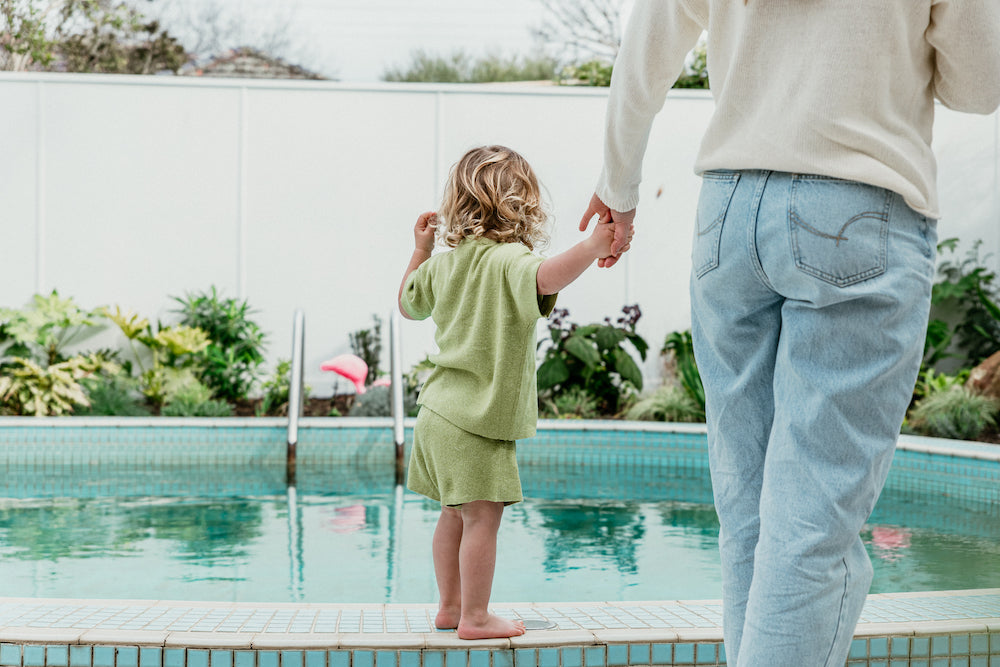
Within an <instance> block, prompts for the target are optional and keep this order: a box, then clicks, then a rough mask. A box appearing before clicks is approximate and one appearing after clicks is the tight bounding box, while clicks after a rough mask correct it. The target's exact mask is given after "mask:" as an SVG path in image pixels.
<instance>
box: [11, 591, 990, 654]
mask: <svg viewBox="0 0 1000 667" xmlns="http://www.w3.org/2000/svg"><path fill="white" fill-rule="evenodd" d="M495 611H497V613H499V614H501V615H505V616H508V617H518V618H523V619H526V620H527V619H531V620H548V621H553V622H555V623H556V624H557V629H555V630H539V631H530V632H528V633H526V634H525V635H523V636H521V637H514V638H512V639H509V640H508V639H493V640H483V641H463V640H460V639H458V638H457V637H456V636H455V635H454V633H453V632H436V631H434V630H433V628H432V626H431V623H432V618H431V614H432V613H434V607H433V605H392V604H385V605H316V604H291V603H289V604H273V605H253V604H222V603H209V602H204V603H198V602H196V603H191V602H150V601H145V602H144V601H121V600H119V601H96V600H90V601H81V600H43V599H12V598H7V599H4V598H0V667H629V666H632V665H636V666H639V665H724V664H725V649H724V646H723V645H722V631H721V627H720V624H721V605H720V603H719V602H718V601H716V600H709V601H701V602H699V601H693V602H684V601H674V602H646V603H640V602H621V603H577V604H574V603H560V604H520V605H519V604H512V605H496V607H495ZM997 664H1000V589H991V590H981V591H952V592H934V593H901V594H884V595H872V596H870V597H869V599H868V602H867V604H866V606H865V610H864V612H863V614H862V617H861V622H860V624H859V625H858V629H857V633H856V635H855V639H854V641H853V643H852V645H851V650H850V657H849V659H848V662H847V665H849V666H855V667H860V666H861V665H868V666H872V667H874V666H882V665H884V666H885V667H900V666H902V665H920V666H921V667H923V666H926V667H941V666H948V667H956V666H957V665H965V666H966V667H980V666H982V667H989V666H990V665H997Z"/></svg>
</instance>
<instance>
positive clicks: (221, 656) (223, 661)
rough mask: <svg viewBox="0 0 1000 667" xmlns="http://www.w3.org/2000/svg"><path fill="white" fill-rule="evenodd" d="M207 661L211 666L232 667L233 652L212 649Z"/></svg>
mask: <svg viewBox="0 0 1000 667" xmlns="http://www.w3.org/2000/svg"><path fill="white" fill-rule="evenodd" d="M209 662H210V664H211V665H212V667H233V652H232V651H225V650H223V649H214V650H213V651H212V652H211V653H210V654H209Z"/></svg>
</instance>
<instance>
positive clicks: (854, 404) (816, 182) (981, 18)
mask: <svg viewBox="0 0 1000 667" xmlns="http://www.w3.org/2000/svg"><path fill="white" fill-rule="evenodd" d="M703 30H707V31H708V43H707V49H708V69H709V77H710V81H711V88H712V94H713V97H714V99H715V103H716V109H715V112H714V114H713V116H712V118H711V121H710V122H709V125H708V128H707V131H706V133H705V135H704V138H703V140H702V145H701V149H700V152H699V155H698V157H697V161H696V163H695V170H696V172H698V173H699V174H701V175H702V176H703V181H702V190H701V195H700V199H699V202H698V213H697V225H696V233H695V238H694V244H693V250H692V259H693V263H692V275H691V319H692V330H693V336H694V345H695V356H696V359H697V362H698V366H699V369H700V371H701V375H702V380H703V382H704V385H705V397H706V413H707V421H708V444H709V457H710V465H711V473H712V482H713V489H714V496H715V505H716V509H717V512H718V514H719V520H720V525H721V530H720V535H719V547H720V553H721V560H722V568H723V605H724V620H723V624H724V636H725V644H726V653H727V659H728V662H729V664H730V665H738V666H739V667H745V666H747V665H768V666H772V665H779V666H786V665H787V666H795V667H802V666H806V667H811V666H813V665H838V666H839V665H843V664H844V662H845V659H846V657H847V653H848V650H849V647H850V642H851V639H852V636H853V632H854V628H855V625H856V623H857V619H858V617H859V615H860V613H861V608H862V605H863V604H864V601H865V597H866V595H867V592H868V589H869V586H870V583H871V576H872V570H871V563H870V561H869V559H868V556H867V554H866V552H865V549H864V546H863V545H862V542H861V539H860V537H859V533H860V530H861V528H862V525H863V523H864V522H865V520H866V519H867V517H868V516H869V514H870V512H871V510H872V507H873V506H874V503H875V501H876V499H877V497H878V495H879V493H880V491H881V489H882V486H883V484H884V481H885V477H886V474H887V472H888V468H889V465H890V462H891V459H892V454H893V451H894V449H895V442H896V438H897V436H898V433H899V428H900V424H901V422H902V419H903V416H904V414H905V411H906V408H907V405H908V402H909V400H910V397H911V395H912V389H913V385H914V382H915V379H916V374H917V372H918V369H919V365H920V360H921V355H922V349H923V341H924V335H925V330H926V323H927V315H928V310H929V304H930V289H931V283H932V280H933V274H934V260H935V251H936V238H937V236H936V219H937V218H938V217H939V211H938V197H937V193H936V185H935V161H934V156H933V154H932V151H931V129H932V123H933V118H934V100H935V98H937V99H938V100H940V101H941V102H942V103H943V104H945V105H946V106H948V107H950V108H953V109H957V110H961V111H968V112H976V113H990V112H992V111H993V110H995V109H996V108H997V105H998V103H1000V2H997V0H879V1H878V2H872V1H871V0H809V1H808V2H807V1H804V0H749V1H748V2H739V1H738V0H637V2H636V3H635V6H634V9H633V11H632V15H631V18H630V21H629V25H628V28H627V29H626V32H625V36H624V39H623V41H622V46H621V51H620V52H619V55H618V60H617V62H616V64H615V69H614V74H613V76H612V83H611V91H610V97H609V102H608V110H607V121H606V132H605V143H604V167H603V170H602V173H601V176H600V179H599V181H598V186H597V190H596V193H595V195H594V197H593V199H592V200H591V203H590V206H589V208H588V209H587V212H586V213H585V214H584V217H583V220H582V221H581V223H580V228H581V230H582V229H586V227H587V225H588V224H589V221H590V220H591V219H592V218H593V216H594V215H597V216H599V217H600V218H601V219H607V217H608V216H610V217H611V219H612V220H613V221H614V222H615V227H616V229H615V236H616V246H615V251H616V253H617V248H618V247H619V246H624V245H625V242H626V240H627V239H628V238H630V237H631V234H632V224H633V217H634V215H635V208H636V205H637V203H638V185H639V182H640V179H641V175H640V168H641V162H642V157H643V153H644V151H645V147H646V143H647V140H648V137H649V130H650V125H651V123H652V120H653V117H654V116H655V114H656V113H657V112H658V111H659V109H660V107H661V106H662V104H663V102H664V98H665V96H666V93H667V90H668V89H669V88H670V86H671V85H672V84H673V82H674V80H675V79H676V76H677V75H678V73H679V72H680V71H681V69H682V64H683V60H684V57H685V54H686V53H687V52H688V51H689V49H690V48H691V47H692V46H693V45H694V44H695V42H696V40H697V39H698V37H699V35H701V33H702V31H703ZM617 259H618V255H617V254H615V255H612V256H610V257H608V258H607V259H606V260H605V261H604V265H605V266H608V265H612V264H614V263H615V261H617Z"/></svg>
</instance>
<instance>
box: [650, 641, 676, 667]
mask: <svg viewBox="0 0 1000 667" xmlns="http://www.w3.org/2000/svg"><path fill="white" fill-rule="evenodd" d="M651 659H652V662H653V664H654V665H669V664H671V663H673V661H674V645H673V644H653V646H652V655H651Z"/></svg>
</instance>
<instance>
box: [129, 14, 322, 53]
mask: <svg viewBox="0 0 1000 667" xmlns="http://www.w3.org/2000/svg"><path fill="white" fill-rule="evenodd" d="M131 2H132V3H133V4H140V3H141V4H143V5H150V4H151V5H153V6H154V7H155V9H153V10H152V13H153V14H154V15H155V16H156V17H157V18H158V19H159V20H160V21H161V22H162V23H163V24H164V25H166V26H168V27H169V28H170V30H171V32H173V33H174V34H176V35H177V36H178V38H179V39H180V40H181V42H182V43H183V44H184V46H185V47H186V48H187V50H188V52H189V53H191V54H192V55H193V56H194V58H195V59H196V60H207V59H209V58H212V57H215V56H218V55H220V54H222V53H225V52H228V51H235V50H238V49H242V48H251V49H253V50H255V51H259V52H261V53H266V54H268V55H271V56H275V57H280V58H284V59H285V60H289V61H292V60H295V61H299V62H302V61H303V59H307V57H308V54H307V53H304V49H303V48H302V45H301V43H297V42H296V41H295V40H293V39H292V37H291V32H292V26H293V23H294V21H295V9H296V3H295V2H281V3H268V4H266V5H263V6H266V7H267V8H268V12H269V14H268V16H266V17H265V16H260V15H258V16H256V17H255V18H254V20H248V18H247V16H246V13H245V11H244V10H245V7H244V3H243V2H233V1H228V2H227V1H226V0H170V1H167V0H131ZM258 6H261V5H258ZM147 11H150V10H147Z"/></svg>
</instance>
